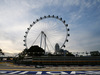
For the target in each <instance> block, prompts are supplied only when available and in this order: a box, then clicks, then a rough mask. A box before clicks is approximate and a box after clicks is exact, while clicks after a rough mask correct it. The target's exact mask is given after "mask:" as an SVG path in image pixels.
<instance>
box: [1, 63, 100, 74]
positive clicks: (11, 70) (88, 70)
mask: <svg viewBox="0 0 100 75" xmlns="http://www.w3.org/2000/svg"><path fill="white" fill-rule="evenodd" d="M2 74H3V75H6V74H13V75H14V74H24V75H27V74H82V75H83V74H100V66H57V67H54V66H45V68H35V66H24V65H23V66H22V65H14V64H12V63H6V62H5V63H0V75H2Z"/></svg>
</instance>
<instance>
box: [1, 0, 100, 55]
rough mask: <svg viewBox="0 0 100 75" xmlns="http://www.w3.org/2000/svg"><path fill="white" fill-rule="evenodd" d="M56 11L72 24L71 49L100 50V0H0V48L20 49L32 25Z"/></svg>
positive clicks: (15, 51) (5, 50)
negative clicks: (38, 19)
mask: <svg viewBox="0 0 100 75" xmlns="http://www.w3.org/2000/svg"><path fill="white" fill-rule="evenodd" d="M45 15H56V16H59V17H62V18H63V19H64V20H66V23H67V24H69V28H70V32H69V33H70V35H71V36H70V37H68V39H69V42H68V43H66V49H67V50H69V51H71V52H72V51H74V52H75V51H80V52H81V51H94V50H95V51H97V50H98V51H100V0H0V48H1V49H2V50H3V51H4V52H10V53H18V52H21V51H22V50H23V49H24V48H25V47H24V46H23V39H24V35H25V31H26V30H27V28H28V27H29V25H30V24H31V23H32V22H33V21H35V20H36V19H37V18H39V17H43V16H45Z"/></svg>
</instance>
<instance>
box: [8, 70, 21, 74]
mask: <svg viewBox="0 0 100 75" xmlns="http://www.w3.org/2000/svg"><path fill="white" fill-rule="evenodd" d="M18 72H20V71H14V72H11V73H8V74H15V73H18Z"/></svg>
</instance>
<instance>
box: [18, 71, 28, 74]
mask: <svg viewBox="0 0 100 75" xmlns="http://www.w3.org/2000/svg"><path fill="white" fill-rule="evenodd" d="M27 72H29V71H24V72H21V73H19V74H26V73H27Z"/></svg>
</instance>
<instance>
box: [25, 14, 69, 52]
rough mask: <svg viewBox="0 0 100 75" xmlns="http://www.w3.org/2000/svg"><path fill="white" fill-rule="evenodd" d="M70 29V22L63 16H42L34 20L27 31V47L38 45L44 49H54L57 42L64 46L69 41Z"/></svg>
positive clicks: (61, 46)
mask: <svg viewBox="0 0 100 75" xmlns="http://www.w3.org/2000/svg"><path fill="white" fill-rule="evenodd" d="M68 31H69V28H68V24H66V23H65V20H62V18H61V17H58V16H54V15H52V16H51V15H48V16H44V17H40V18H39V19H36V21H33V23H32V24H30V26H29V27H28V28H27V31H26V32H25V36H24V40H23V41H24V46H25V49H29V48H30V47H31V46H34V45H38V46H39V47H41V48H43V49H44V50H48V51H54V49H55V44H56V43H58V44H59V46H60V48H63V47H65V45H66V42H68V39H67V37H68V36H70V34H68Z"/></svg>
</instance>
